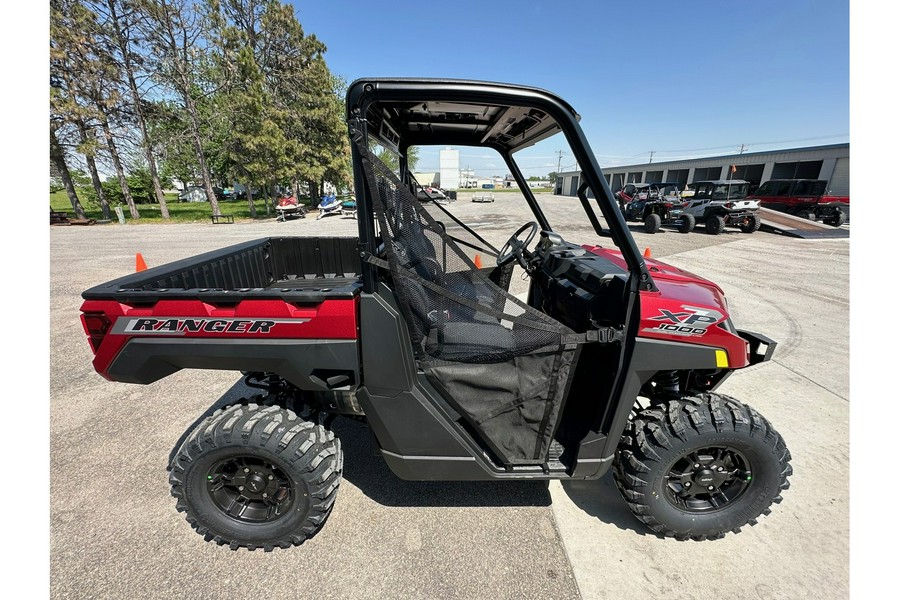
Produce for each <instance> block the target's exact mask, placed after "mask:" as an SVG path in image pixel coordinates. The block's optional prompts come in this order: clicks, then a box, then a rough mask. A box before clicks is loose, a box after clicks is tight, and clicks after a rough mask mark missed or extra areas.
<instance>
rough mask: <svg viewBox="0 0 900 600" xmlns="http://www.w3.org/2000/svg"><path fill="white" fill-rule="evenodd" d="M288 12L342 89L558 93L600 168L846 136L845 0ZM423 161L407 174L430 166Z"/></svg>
mask: <svg viewBox="0 0 900 600" xmlns="http://www.w3.org/2000/svg"><path fill="white" fill-rule="evenodd" d="M293 4H294V6H295V8H296V12H297V16H298V19H299V20H300V22H301V23H302V24H303V27H304V29H305V30H306V32H307V33H313V34H315V35H316V36H317V37H319V38H320V39H321V40H322V41H323V42H325V44H326V45H327V46H328V52H327V53H326V55H325V56H326V60H327V62H328V64H329V67H330V68H331V69H332V71H333V72H335V73H336V74H338V75H340V76H342V77H344V78H345V79H346V80H347V81H348V82H349V81H352V80H354V79H356V78H359V77H371V76H376V77H384V76H398V77H451V78H468V79H485V80H493V81H504V82H510V83H521V84H524V85H531V86H537V87H543V88H545V89H548V90H550V91H552V92H555V93H557V94H559V95H560V96H562V97H563V98H564V99H566V100H567V101H569V102H570V103H571V104H572V105H573V106H574V108H575V110H576V111H578V113H579V114H580V115H581V117H582V121H581V125H582V127H583V128H584V130H585V133H586V134H587V137H588V140H589V141H590V143H591V146H592V149H593V150H594V153H595V154H597V156H598V159H599V161H600V165H601V166H610V165H615V164H633V163H641V162H647V160H648V159H649V158H650V151H651V150H653V151H655V152H654V155H653V161H654V162H659V161H663V160H666V159H669V160H674V159H677V158H682V157H688V156H701V155H707V156H708V155H717V154H728V153H730V152H732V151H735V152H736V151H738V149H739V148H740V145H741V144H747V145H748V146H749V151H761V150H770V149H774V148H790V147H802V146H811V145H818V144H830V143H839V142H846V141H849V132H850V123H849V121H850V116H849V115H850V106H849V101H850V74H849V65H850V61H849V47H850V35H849V34H850V29H849V12H850V11H849V4H848V2H847V1H846V0H845V1H840V2H835V1H834V0H816V1H813V0H782V1H779V2H775V1H771V0H755V1H753V2H722V1H697V2H649V1H636V2H627V3H625V2H621V3H610V2H589V1H581V0H578V1H573V2H547V1H540V0H534V1H527V0H525V1H511V0H505V1H483V0H482V1H481V2H475V1H471V0H459V1H456V2H453V3H449V2H441V3H437V2H434V3H428V2H411V1H407V0H395V1H392V2H360V1H350V0H328V1H324V2H322V1H312V0H294V1H293ZM556 149H563V150H565V147H564V146H562V145H561V144H556V143H555V142H554V143H552V147H550V145H547V144H545V145H543V146H539V147H538V148H535V149H534V150H533V151H532V155H533V158H532V159H530V162H529V164H528V166H527V171H530V172H526V175H530V174H539V172H540V171H542V170H544V169H545V168H546V167H550V166H551V165H552V168H546V172H549V171H550V170H555V169H556V164H557V160H556V158H555V157H554V156H553V153H554V151H555V150H556ZM434 156H436V153H435V154H429V153H425V154H423V156H422V160H421V161H420V166H421V167H430V166H434V167H435V168H436V167H437V161H436V158H434V160H432V157H434ZM483 156H485V152H484V151H481V152H478V151H468V150H463V151H462V152H461V157H460V163H461V166H465V165H466V164H470V166H472V167H473V168H476V169H478V170H480V171H482V172H484V173H485V174H487V173H486V171H488V170H490V169H491V167H488V166H486V165H489V164H493V163H496V162H497V161H493V160H491V159H490V158H482V157H483ZM429 162H434V163H435V164H434V165H430V164H427V163H429ZM565 162H566V157H565V155H564V157H563V163H565ZM569 162H570V163H572V162H573V161H572V160H571V155H569ZM563 166H564V167H565V166H566V165H565V164H564V165H563ZM500 171H502V173H500V174H503V173H505V169H504V168H503V167H502V165H498V172H500Z"/></svg>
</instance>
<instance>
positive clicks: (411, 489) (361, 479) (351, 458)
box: [169, 381, 550, 507]
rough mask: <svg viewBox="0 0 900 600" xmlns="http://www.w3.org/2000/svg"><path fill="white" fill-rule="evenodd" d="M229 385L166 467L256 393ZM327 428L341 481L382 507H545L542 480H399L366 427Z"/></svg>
mask: <svg viewBox="0 0 900 600" xmlns="http://www.w3.org/2000/svg"><path fill="white" fill-rule="evenodd" d="M259 391H260V390H254V389H252V388H248V387H247V386H245V385H244V383H243V381H238V382H237V383H235V384H234V385H233V386H232V387H231V388H230V389H229V390H228V391H227V392H225V394H223V395H222V397H221V398H219V399H218V400H217V401H216V402H214V403H213V404H212V405H211V406H210V407H209V408H208V409H206V411H204V413H203V414H202V415H200V416H199V417H198V418H197V419H196V420H195V421H194V422H193V423H192V424H191V425H190V427H188V428H187V429H186V430H185V431H184V433H183V434H181V437H180V438H178V441H177V442H176V443H175V445H174V446H173V447H172V450H171V452H169V463H171V462H172V459H173V458H174V457H175V453H176V452H177V451H178V448H180V447H181V444H182V443H183V442H184V440H185V439H186V438H187V437H188V435H190V433H191V432H192V431H193V430H194V428H195V427H196V426H197V425H199V424H200V422H201V421H203V419H205V418H206V417H208V416H210V415H212V414H213V413H214V412H215V411H217V410H219V409H220V408H224V407H226V406H228V405H230V404H234V403H235V402H237V401H239V400H240V399H241V398H246V397H248V396H252V395H254V394H256V393H259ZM332 429H333V431H334V433H335V435H336V436H338V438H340V440H341V447H342V448H343V450H344V475H343V477H344V479H346V480H347V481H349V482H350V483H352V484H353V485H355V486H356V487H358V488H359V490H360V491H361V492H362V493H363V494H365V495H366V496H367V497H368V498H369V499H371V500H373V501H375V502H377V503H378V504H381V505H384V506H410V507H415V506H460V507H462V506H485V507H490V506H550V491H549V486H548V483H547V482H546V481H404V480H403V479H400V478H399V477H397V476H396V475H394V473H393V471H391V469H390V468H389V467H388V466H387V463H385V462H384V459H382V458H381V455H380V454H378V453H377V446H376V445H375V440H374V437H373V436H372V434H371V431H370V429H369V427H368V425H366V424H364V423H361V422H358V421H354V420H351V419H346V418H341V417H338V418H337V419H336V420H335V421H334V424H333V425H332Z"/></svg>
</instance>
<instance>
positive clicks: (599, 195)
mask: <svg viewBox="0 0 900 600" xmlns="http://www.w3.org/2000/svg"><path fill="white" fill-rule="evenodd" d="M486 102H487V103H489V104H490V105H491V107H507V110H509V108H510V107H515V109H516V110H519V109H536V110H538V111H541V112H542V113H545V114H546V115H548V116H549V117H551V118H552V120H548V121H547V123H548V125H549V126H546V127H543V128H542V129H540V130H538V131H537V132H535V133H533V134H532V136H531V137H528V135H527V134H528V133H529V131H527V130H523V131H522V134H521V135H522V137H521V140H520V142H519V143H516V142H515V140H516V139H518V138H517V137H516V138H512V137H511V136H510V135H507V134H506V133H505V130H504V129H503V125H504V123H503V122H500V119H499V117H500V116H503V115H504V114H505V113H501V114H500V115H499V116H498V118H497V119H496V120H495V121H494V122H491V123H487V122H484V121H483V122H481V125H482V126H484V125H485V124H487V125H490V127H489V132H488V133H487V134H486V135H485V136H484V137H483V138H479V136H475V137H473V135H472V132H473V131H474V128H475V127H476V125H475V124H474V123H475V119H469V118H466V117H465V116H461V115H457V116H458V118H459V120H460V122H465V123H466V124H472V127H471V128H470V129H468V130H464V128H457V129H453V128H452V127H448V126H447V121H446V120H445V121H442V122H440V123H438V122H435V124H434V126H433V127H432V126H429V125H428V124H425V125H424V126H419V128H418V129H413V128H412V127H411V128H410V129H409V130H408V131H405V132H403V133H400V134H398V132H396V131H395V130H394V129H393V128H391V127H390V126H387V127H385V124H384V122H382V126H381V130H380V131H378V132H372V131H369V121H368V117H369V116H370V112H369V111H370V109H372V108H373V107H375V106H378V105H380V103H384V104H387V103H409V105H410V106H414V107H418V106H419V105H421V106H422V107H423V108H424V107H427V105H428V103H451V104H473V105H479V106H480V105H483V104H485V103H486ZM346 106H347V123H348V127H349V129H350V136H351V139H353V140H354V141H359V140H361V141H362V142H363V143H367V139H368V137H369V136H370V135H372V136H374V137H375V138H377V139H379V140H380V141H382V142H384V143H385V144H386V145H387V146H388V147H393V148H394V149H396V151H397V152H398V154H399V156H400V170H401V173H405V172H406V171H407V161H406V153H407V150H408V148H409V147H410V146H414V145H440V144H455V145H463V146H482V147H488V148H493V149H494V150H496V151H497V152H498V153H499V154H500V155H501V157H503V160H504V162H505V163H506V165H507V167H508V168H509V171H510V173H511V174H512V175H513V178H514V179H515V180H516V183H517V184H518V185H519V189H520V190H521V192H522V194H523V195H524V196H525V200H526V202H527V203H528V206H529V208H530V209H531V210H532V212H533V214H534V216H535V219H536V220H537V222H538V223H539V224H540V226H541V227H542V228H543V229H546V230H551V231H552V227H551V225H550V223H549V221H548V220H547V217H546V215H544V213H543V211H542V210H541V207H540V205H539V204H538V202H537V200H536V199H535V197H534V194H533V193H532V192H531V189H530V188H529V187H528V184H527V182H526V180H525V178H524V176H523V175H522V172H521V170H520V169H519V167H518V165H517V163H516V162H515V160H514V159H513V154H514V153H515V152H516V151H517V150H520V149H522V148H525V147H528V146H531V145H533V144H534V143H536V142H538V141H540V140H541V139H544V138H546V137H549V136H550V135H553V134H555V133H556V132H558V131H562V132H563V135H564V136H565V138H566V140H567V142H568V144H569V146H570V148H571V149H572V152H573V153H574V155H575V160H576V161H577V163H578V164H579V165H582V178H583V179H582V184H581V186H580V187H579V194H578V196H579V200H580V201H581V204H582V207H583V209H584V210H585V213H586V214H587V216H588V219H589V220H590V222H591V224H592V225H593V227H594V229H595V231H596V232H597V234H598V235H601V236H609V237H611V238H612V239H613V241H614V243H615V244H616V246H617V247H618V248H619V250H620V251H621V253H622V256H623V258H624V260H625V263H626V265H627V266H628V270H629V273H630V274H631V278H630V280H631V284H632V291H633V292H634V293H636V292H637V291H638V289H643V290H656V286H655V284H654V282H653V279H652V278H651V277H650V273H649V270H648V268H647V265H646V264H645V262H644V260H643V257H642V255H641V253H640V252H639V251H638V248H637V245H636V244H635V242H634V239H633V238H632V236H631V232H630V230H629V229H628V226H627V224H626V223H625V219H624V218H623V216H622V214H621V211H619V210H618V208H617V206H618V205H617V203H616V201H615V198H614V196H613V193H612V191H611V190H610V187H609V185H608V184H607V183H606V179H605V178H604V177H603V176H602V174H601V171H600V167H599V165H598V164H597V159H596V157H595V156H594V154H593V152H592V151H591V149H590V145H589V144H588V142H587V139H586V138H585V136H584V132H583V131H582V130H581V127H580V126H579V125H578V119H579V116H578V114H577V113H576V112H575V111H574V109H573V108H572V107H571V106H569V105H568V104H567V103H566V102H565V101H563V100H562V99H561V98H559V97H558V96H555V95H553V94H551V93H550V92H547V91H544V90H541V89H537V88H531V87H522V86H513V85H509V84H502V83H491V82H479V81H465V80H443V79H441V80H439V79H359V80H357V81H355V82H353V83H352V84H351V85H350V87H349V88H348V90H347V101H346ZM525 120H526V119H522V121H525ZM509 128H510V126H507V127H506V129H509ZM383 132H387V135H386V136H385V135H382V133H383ZM492 134H494V137H493V138H492V139H489V136H491V135H492ZM479 135H480V134H479ZM500 140H503V141H504V142H506V143H503V142H501V141H500ZM351 153H352V159H353V170H354V182H355V184H354V185H355V193H356V201H357V209H358V222H359V249H360V252H361V253H372V252H373V251H374V249H375V247H377V245H378V240H377V239H376V233H375V220H374V213H373V208H372V205H371V202H370V201H369V197H368V194H367V190H366V184H365V176H364V173H363V170H362V161H361V159H360V156H359V152H358V150H357V148H356V144H355V143H351ZM587 189H593V190H595V202H596V204H597V206H598V207H599V208H600V212H601V214H602V215H603V217H604V219H605V220H606V222H607V224H608V226H609V231H608V232H607V231H604V230H603V229H602V227H601V225H600V223H599V221H598V220H597V217H596V214H595V213H594V210H593V206H591V204H590V203H589V202H588V199H587V197H586V194H585V191H586V190H587ZM376 281H377V276H376V273H375V270H374V267H373V266H372V265H364V266H363V289H364V291H366V292H370V293H371V292H374V291H375V286H376Z"/></svg>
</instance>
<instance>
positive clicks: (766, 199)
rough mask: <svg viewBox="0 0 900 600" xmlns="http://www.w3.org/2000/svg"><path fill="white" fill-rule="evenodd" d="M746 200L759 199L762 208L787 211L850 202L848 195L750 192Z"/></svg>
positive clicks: (847, 203)
mask: <svg viewBox="0 0 900 600" xmlns="http://www.w3.org/2000/svg"><path fill="white" fill-rule="evenodd" d="M747 200H759V205H760V206H762V207H763V208H775V209H778V208H784V209H787V210H788V211H791V210H792V209H797V208H802V207H815V206H834V205H838V204H845V205H849V204H850V196H757V195H755V194H750V195H749V196H747Z"/></svg>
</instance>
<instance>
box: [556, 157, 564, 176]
mask: <svg viewBox="0 0 900 600" xmlns="http://www.w3.org/2000/svg"><path fill="white" fill-rule="evenodd" d="M562 155H563V152H562V150H557V151H556V176H557V177H559V169H560V168H561V167H562Z"/></svg>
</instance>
